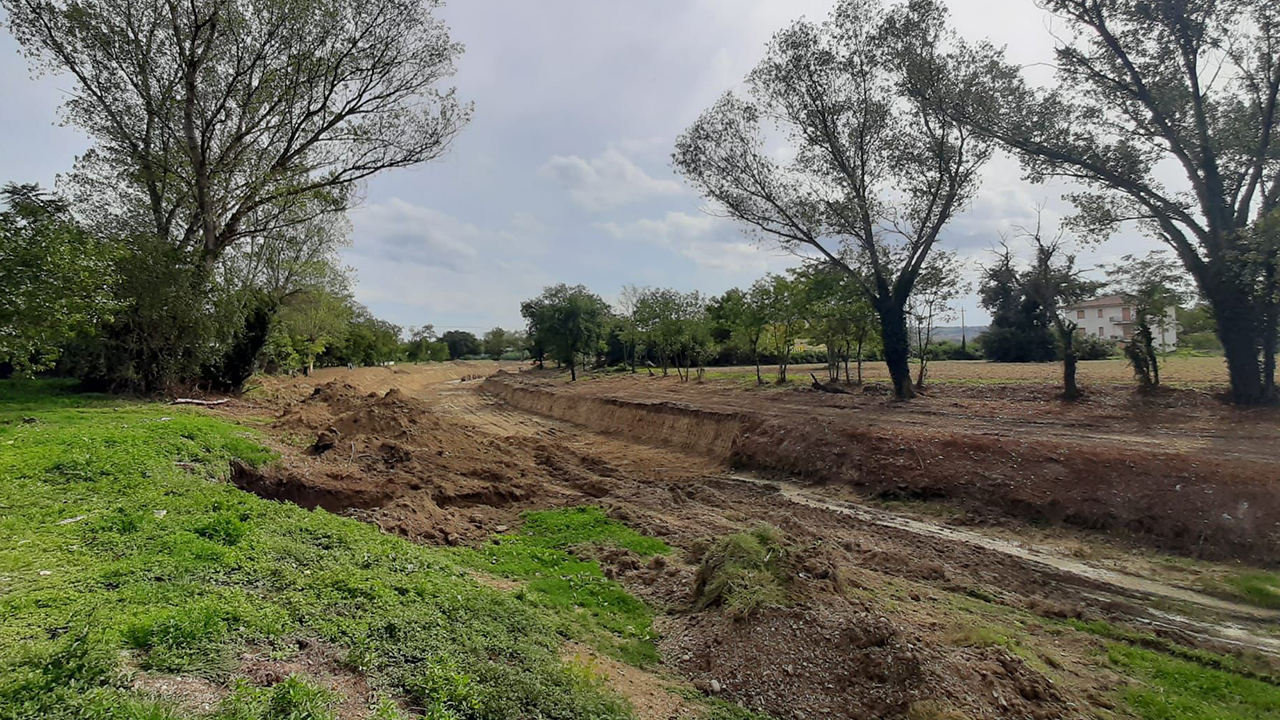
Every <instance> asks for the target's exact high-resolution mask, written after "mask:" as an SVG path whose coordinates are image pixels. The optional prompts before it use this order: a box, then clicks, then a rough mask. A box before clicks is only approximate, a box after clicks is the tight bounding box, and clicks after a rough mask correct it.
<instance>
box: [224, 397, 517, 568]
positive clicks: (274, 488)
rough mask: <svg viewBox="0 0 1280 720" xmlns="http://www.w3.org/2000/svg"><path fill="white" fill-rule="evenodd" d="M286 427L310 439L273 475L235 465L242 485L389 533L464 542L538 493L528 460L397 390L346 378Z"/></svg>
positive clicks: (293, 414)
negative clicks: (381, 390) (374, 389)
mask: <svg viewBox="0 0 1280 720" xmlns="http://www.w3.org/2000/svg"><path fill="white" fill-rule="evenodd" d="M275 425H276V427H278V428H280V429H282V430H285V431H287V432H288V433H291V434H292V435H293V436H294V437H298V438H301V439H304V441H306V442H310V446H309V448H308V450H307V452H306V453H305V454H303V455H301V456H298V455H292V454H291V455H289V456H286V457H285V458H283V459H282V460H281V462H279V463H277V464H274V465H272V466H271V467H270V468H267V469H265V470H256V469H253V468H250V467H248V466H245V465H237V466H236V467H235V468H233V473H232V481H233V482H234V483H235V484H236V485H237V486H239V487H241V488H243V489H245V490H249V491H251V492H254V493H256V494H258V495H261V496H264V497H268V498H272V499H276V500H283V501H288V502H293V503H296V504H298V505H301V506H303V507H308V508H314V507H321V508H324V509H326V510H329V511H331V512H351V513H352V514H356V515H359V516H361V517H363V518H365V519H367V520H369V521H371V522H374V523H376V524H377V525H379V526H380V527H382V528H383V529H384V530H388V531H393V532H396V533H399V534H402V535H406V536H409V537H413V538H415V539H421V540H427V541H435V542H449V543H457V542H461V541H464V540H469V539H473V538H478V537H482V536H483V535H484V534H485V531H484V528H485V527H486V526H489V525H496V524H500V523H508V524H509V523H511V522H513V520H514V517H515V515H516V511H515V510H514V509H513V508H512V507H511V506H512V505H513V504H514V503H517V502H522V501H525V500H528V499H529V498H530V497H532V496H533V494H534V492H535V489H536V487H537V486H536V483H534V482H533V481H532V480H531V479H530V477H529V476H530V472H531V471H534V470H535V469H536V463H535V462H534V460H533V459H532V458H530V457H528V456H527V454H526V453H522V452H513V448H511V447H509V446H508V445H505V444H503V443H501V442H499V441H498V440H497V439H495V438H493V437H491V436H486V435H483V434H477V433H475V432H473V431H472V429H471V428H469V427H468V426H466V425H462V424H459V423H458V422H457V421H456V419H448V420H447V421H446V420H445V419H443V418H441V417H439V416H438V415H437V414H436V413H435V412H434V411H433V409H432V407H431V405H429V404H428V403H425V402H423V401H421V400H418V399H415V398H412V397H410V396H408V395H406V394H405V393H403V392H401V391H400V390H398V389H395V388H392V389H391V390H388V391H387V392H386V393H385V394H378V393H365V392H363V391H362V390H361V389H360V388H358V387H356V386H354V385H351V384H349V383H345V382H341V381H336V380H335V381H331V382H329V383H326V384H324V385H321V386H318V387H316V388H315V389H314V390H313V391H312V393H311V395H309V396H308V397H307V398H306V399H304V400H302V401H300V402H296V403H291V404H289V405H287V406H285V407H284V409H283V410H281V412H280V416H279V417H278V418H277V420H276V422H275Z"/></svg>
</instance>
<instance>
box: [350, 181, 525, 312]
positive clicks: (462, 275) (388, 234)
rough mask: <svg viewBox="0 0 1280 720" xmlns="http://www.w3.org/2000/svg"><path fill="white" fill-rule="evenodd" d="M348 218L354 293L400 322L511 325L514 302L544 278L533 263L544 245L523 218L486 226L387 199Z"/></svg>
mask: <svg viewBox="0 0 1280 720" xmlns="http://www.w3.org/2000/svg"><path fill="white" fill-rule="evenodd" d="M351 220H352V225H353V226H354V229H355V231H354V242H353V243H352V247H351V249H350V250H347V251H346V252H345V253H344V258H345V259H346V260H347V261H348V262H349V263H350V264H351V265H352V266H353V267H354V268H355V269H356V278H357V287H356V296H357V297H358V298H359V299H360V301H361V302H364V303H374V304H380V305H382V306H384V307H392V308H394V309H393V310H391V316H390V317H389V318H388V319H390V320H392V321H394V322H398V323H400V324H403V325H421V324H423V323H427V322H435V323H440V322H441V320H440V319H441V318H450V320H449V324H450V326H453V327H464V328H467V329H487V327H491V326H492V324H493V323H494V322H502V323H504V324H506V325H509V326H511V327H517V326H518V325H519V322H520V321H519V319H518V314H519V307H520V301H521V300H522V299H524V298H526V297H530V296H532V295H536V294H537V292H538V289H539V288H541V287H542V285H544V284H547V283H548V281H549V278H547V277H546V276H545V275H544V274H543V273H542V272H540V271H539V270H538V269H537V268H536V267H535V266H534V261H535V260H536V259H537V258H539V257H540V256H542V255H543V254H544V253H545V251H546V247H545V244H544V243H543V241H542V240H540V239H538V238H537V237H536V236H537V235H538V234H539V233H540V232H542V231H543V228H542V227H541V225H540V223H539V221H538V220H537V218H536V217H534V216H532V215H530V214H528V213H515V214H514V215H513V216H512V218H511V222H510V224H509V225H508V226H507V227H499V228H488V227H483V226H480V225H477V224H474V223H469V222H464V221H462V220H459V219H458V218H455V217H453V216H452V215H450V214H448V213H445V212H443V211H440V210H436V209H434V208H428V207H423V206H421V205H415V204H413V203H410V202H407V201H405V200H401V199H400V198H392V199H390V200H388V201H386V202H382V203H375V204H372V205H368V206H365V207H362V208H360V209H359V210H357V211H355V212H353V213H352V216H351ZM468 323H475V325H474V326H472V325H469V324H468Z"/></svg>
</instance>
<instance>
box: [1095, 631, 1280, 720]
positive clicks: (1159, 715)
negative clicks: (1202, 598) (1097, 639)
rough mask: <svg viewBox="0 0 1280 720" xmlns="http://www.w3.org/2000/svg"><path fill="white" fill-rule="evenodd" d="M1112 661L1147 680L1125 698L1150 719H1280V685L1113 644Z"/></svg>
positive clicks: (1133, 707) (1129, 672)
mask: <svg viewBox="0 0 1280 720" xmlns="http://www.w3.org/2000/svg"><path fill="white" fill-rule="evenodd" d="M1107 660H1108V661H1109V662H1110V663H1111V664H1112V665H1113V666H1115V667H1117V668H1119V669H1120V670H1122V671H1124V672H1125V673H1126V674H1127V675H1130V676H1132V677H1135V678H1137V679H1138V680H1140V681H1141V683H1140V684H1139V685H1137V686H1136V687H1131V688H1129V689H1128V690H1126V691H1125V692H1124V700H1125V702H1126V703H1127V704H1128V705H1129V707H1130V708H1132V709H1133V711H1134V712H1136V713H1137V714H1138V716H1139V717H1142V718H1144V720H1260V719H1261V718H1272V717H1280V688H1277V687H1275V686H1274V685H1269V684H1267V683H1264V682H1261V681H1259V680H1254V679H1250V678H1245V677H1241V676H1239V675H1236V674H1234V673H1229V672H1225V671H1221V670H1209V669H1206V668H1204V667H1202V666H1200V665H1199V664H1197V663H1193V662H1189V661H1187V660H1182V659H1179V658H1174V657H1169V656H1168V655H1164V654H1162V653H1158V652H1155V651H1152V650H1147V649H1144V648H1138V647H1132V646H1128V645H1120V644H1112V645H1110V646H1108V648H1107Z"/></svg>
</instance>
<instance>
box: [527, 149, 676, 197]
mask: <svg viewBox="0 0 1280 720" xmlns="http://www.w3.org/2000/svg"><path fill="white" fill-rule="evenodd" d="M538 172H539V174H540V175H542V176H543V177H546V178H550V179H552V180H554V181H556V182H557V183H559V184H560V186H561V187H563V188H564V189H565V190H567V191H568V193H569V197H570V198H571V199H572V200H573V201H574V202H575V203H577V204H578V205H579V206H580V207H582V208H584V209H586V210H591V211H595V212H599V211H604V210H610V209H613V208H615V207H618V206H620V205H626V204H629V203H635V202H640V201H642V200H648V199H650V198H653V197H661V196H665V195H678V194H680V193H681V192H683V191H684V188H683V187H682V186H681V185H680V183H678V182H676V181H675V180H671V179H661V178H655V177H652V176H650V175H649V174H648V173H646V172H645V171H644V170H642V169H641V168H640V167H639V166H638V165H636V164H635V163H634V162H632V161H631V159H630V158H629V157H627V156H626V155H623V154H622V153H621V152H620V151H618V150H617V149H615V148H612V147H610V148H609V149H607V150H605V151H604V153H603V154H601V155H600V156H599V157H596V158H592V159H590V160H584V159H582V158H581V157H579V156H577V155H569V156H564V155H553V156H551V159H550V160H548V161H547V162H546V164H544V165H543V166H542V168H541V169H539V171H538Z"/></svg>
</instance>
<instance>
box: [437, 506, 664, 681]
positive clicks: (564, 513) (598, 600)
mask: <svg viewBox="0 0 1280 720" xmlns="http://www.w3.org/2000/svg"><path fill="white" fill-rule="evenodd" d="M585 546H599V547H609V546H612V547H622V548H626V549H627V550H630V551H632V552H634V553H636V554H637V555H639V556H641V557H649V556H652V555H656V554H663V553H667V552H669V551H670V548H668V547H667V545H666V544H665V543H663V542H662V541H661V540H657V539H654V538H649V537H645V536H643V535H640V534H639V533H637V532H635V531H634V530H631V529H630V528H628V527H626V526H625V525H623V524H622V523H619V522H617V521H615V520H611V519H609V518H608V517H607V516H606V515H605V514H604V512H603V511H602V510H600V509H599V508H595V507H578V508H569V509H566V510H547V511H539V512H531V513H527V514H526V515H525V517H524V526H523V527H522V529H521V531H520V532H519V533H517V534H512V535H500V536H497V537H495V538H494V539H493V542H492V543H490V544H489V545H487V546H485V547H484V548H482V549H480V550H470V549H461V550H458V551H457V553H458V556H459V558H460V559H461V560H462V561H463V562H464V563H467V564H469V565H470V566H472V567H474V568H477V569H480V570H483V571H486V572H489V573H493V574H495V575H500V576H503V577H507V578H514V579H518V580H523V581H525V583H526V584H525V585H524V587H523V588H521V589H520V590H519V591H517V593H516V596H517V597H519V598H520V599H522V600H525V601H526V602H528V603H530V604H532V605H535V606H538V607H542V608H548V609H551V610H554V611H557V612H556V616H557V617H559V618H561V619H562V621H563V624H562V625H561V626H560V627H559V630H560V631H561V632H562V633H563V634H565V635H566V636H567V637H573V638H575V639H580V640H584V641H587V642H590V643H592V644H593V645H595V646H596V647H597V648H599V649H600V650H603V651H604V652H606V653H609V654H610V655H613V656H614V657H617V658H619V659H622V660H624V661H626V662H629V663H632V664H634V665H640V666H644V665H649V664H652V663H655V662H657V660H658V651H657V648H656V647H655V645H654V641H655V640H656V639H657V635H656V634H655V633H654V631H653V628H652V623H653V611H652V610H651V609H650V608H649V607H648V606H647V605H645V604H644V603H643V602H641V601H639V600H637V599H636V598H634V597H632V596H631V595H630V594H628V593H627V592H626V590H624V589H623V588H622V586H621V585H619V584H618V583H616V582H614V581H612V580H609V579H607V578H606V577H605V576H604V573H603V571H602V570H601V569H600V565H599V564H598V563H596V562H594V561H591V560H584V559H581V558H579V557H577V556H575V555H574V554H572V553H570V552H569V550H570V549H571V548H574V549H578V550H579V553H580V554H584V555H587V554H589V552H584V551H586V550H588V548H587V547H585Z"/></svg>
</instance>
